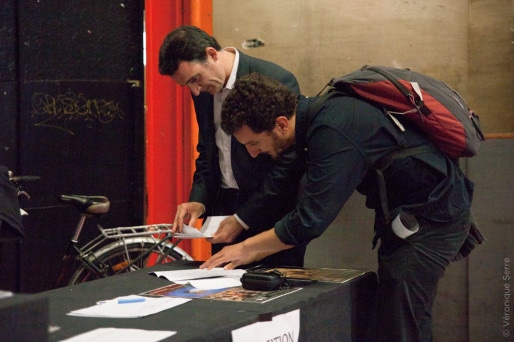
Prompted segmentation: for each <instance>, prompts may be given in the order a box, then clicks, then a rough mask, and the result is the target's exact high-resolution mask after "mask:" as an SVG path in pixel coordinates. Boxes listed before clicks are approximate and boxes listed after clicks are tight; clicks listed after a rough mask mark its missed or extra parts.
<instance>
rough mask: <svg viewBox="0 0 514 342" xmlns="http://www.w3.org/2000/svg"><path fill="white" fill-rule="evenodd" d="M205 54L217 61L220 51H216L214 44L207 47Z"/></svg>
mask: <svg viewBox="0 0 514 342" xmlns="http://www.w3.org/2000/svg"><path fill="white" fill-rule="evenodd" d="M205 54H206V55H207V58H209V57H211V58H212V59H213V60H215V61H216V60H217V59H218V51H216V49H215V48H213V47H212V46H208V47H206V48H205Z"/></svg>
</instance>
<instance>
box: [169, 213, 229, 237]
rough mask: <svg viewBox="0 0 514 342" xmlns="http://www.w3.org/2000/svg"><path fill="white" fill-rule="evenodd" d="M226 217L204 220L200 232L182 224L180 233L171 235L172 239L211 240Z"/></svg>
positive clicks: (213, 217) (210, 217) (212, 217)
mask: <svg viewBox="0 0 514 342" xmlns="http://www.w3.org/2000/svg"><path fill="white" fill-rule="evenodd" d="M227 217H228V216H209V217H207V218H206V219H205V222H204V223H203V226H202V228H201V229H200V230H198V229H196V228H194V227H191V226H188V225H187V224H184V226H183V227H182V232H181V233H175V234H173V237H176V238H179V239H194V238H211V237H212V236H213V234H214V233H215V232H216V231H217V230H218V228H219V226H220V223H221V221H223V220H224V219H226V218H227Z"/></svg>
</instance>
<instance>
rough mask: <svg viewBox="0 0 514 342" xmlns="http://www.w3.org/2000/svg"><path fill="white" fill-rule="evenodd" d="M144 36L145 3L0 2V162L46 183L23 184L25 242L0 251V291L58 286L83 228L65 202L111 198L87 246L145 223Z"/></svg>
mask: <svg viewBox="0 0 514 342" xmlns="http://www.w3.org/2000/svg"><path fill="white" fill-rule="evenodd" d="M142 35H143V2H142V1H140V0H129V1H123V2H120V1H110V0H106V1H87V0H74V1H70V0H66V1H64V0H63V1H59V0H46V1H41V2H35V1H34V2H28V1H15V0H3V1H2V2H1V4H0V60H1V61H2V63H0V123H1V125H2V130H1V133H0V164H1V165H5V166H7V167H8V168H9V169H10V170H12V171H14V172H15V173H16V174H17V175H37V176H40V177H41V180H39V181H37V182H31V183H26V184H24V185H23V188H24V190H26V191H27V192H28V193H29V194H30V195H31V198H30V200H21V205H22V207H23V208H24V209H25V210H26V211H27V212H28V213H29V215H28V216H25V217H24V218H23V225H24V231H25V237H24V238H23V239H21V240H20V242H10V243H7V242H4V243H1V245H0V289H6V290H14V291H21V292H26V293H32V292H39V291H44V290H48V289H50V288H51V287H52V284H53V282H54V280H55V277H56V276H57V272H58V269H59V265H60V260H61V258H62V255H63V253H64V250H65V248H66V246H67V241H68V240H69V239H70V237H71V234H72V232H73V230H74V228H75V225H76V223H77V222H78V212H77V211H76V210H75V209H73V208H71V207H69V206H65V205H62V204H59V203H58V202H57V197H58V195H59V194H65V193H68V194H71V193H73V194H82V195H104V196H107V197H108V198H109V199H110V200H111V211H110V212H109V213H108V214H107V215H105V216H104V217H102V218H100V219H99V220H96V219H93V220H90V221H91V222H89V223H88V224H87V226H86V229H85V232H84V235H83V237H82V238H81V240H86V239H87V238H88V237H91V236H93V235H95V234H96V233H97V232H96V226H95V225H96V223H98V222H99V223H101V224H102V225H104V226H124V225H131V224H142V223H143V220H144V203H143V198H144V109H143V107H144V103H143V84H142V80H143V72H144V70H143V68H144V66H143V55H142V54H143V38H142ZM133 80H136V81H139V82H138V83H139V84H138V85H136V86H134V82H132V81H133ZM136 83H137V82H136ZM17 270H20V273H18V272H17Z"/></svg>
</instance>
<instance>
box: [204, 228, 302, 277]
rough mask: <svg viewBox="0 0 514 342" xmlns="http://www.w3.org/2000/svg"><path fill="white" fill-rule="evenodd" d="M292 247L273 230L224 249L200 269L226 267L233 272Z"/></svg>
mask: <svg viewBox="0 0 514 342" xmlns="http://www.w3.org/2000/svg"><path fill="white" fill-rule="evenodd" d="M292 247H294V246H293V245H286V244H285V243H283V242H281V241H280V239H279V238H278V236H277V235H276V234H275V230H274V229H273V228H272V229H270V230H267V231H264V232H262V233H260V234H257V235H255V236H252V237H250V238H248V239H246V240H244V241H243V242H240V243H237V244H234V245H230V246H225V247H223V249H222V250H221V251H219V252H218V253H216V254H214V255H213V256H211V257H210V258H209V260H207V261H206V262H204V263H203V264H201V265H200V268H207V269H211V268H213V267H218V266H221V265H225V268H226V269H228V270H231V269H233V268H235V267H237V266H241V265H247V264H249V263H252V262H255V261H259V260H261V259H262V258H264V257H266V256H268V255H271V254H273V253H276V252H280V251H282V250H284V249H289V248H292Z"/></svg>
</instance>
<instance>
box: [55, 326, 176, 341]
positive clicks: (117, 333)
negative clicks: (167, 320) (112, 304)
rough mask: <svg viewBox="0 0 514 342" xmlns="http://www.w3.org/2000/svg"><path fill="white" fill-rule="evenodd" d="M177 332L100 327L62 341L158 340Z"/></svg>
mask: <svg viewBox="0 0 514 342" xmlns="http://www.w3.org/2000/svg"><path fill="white" fill-rule="evenodd" d="M176 333H177V332H176V331H165V330H141V329H120V328H98V329H95V330H91V331H88V332H86V333H83V334H80V335H77V336H73V337H71V338H68V339H66V340H61V342H90V341H95V342H113V341H123V342H157V341H162V340H164V339H165V338H168V337H170V336H173V335H175V334H176Z"/></svg>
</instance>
